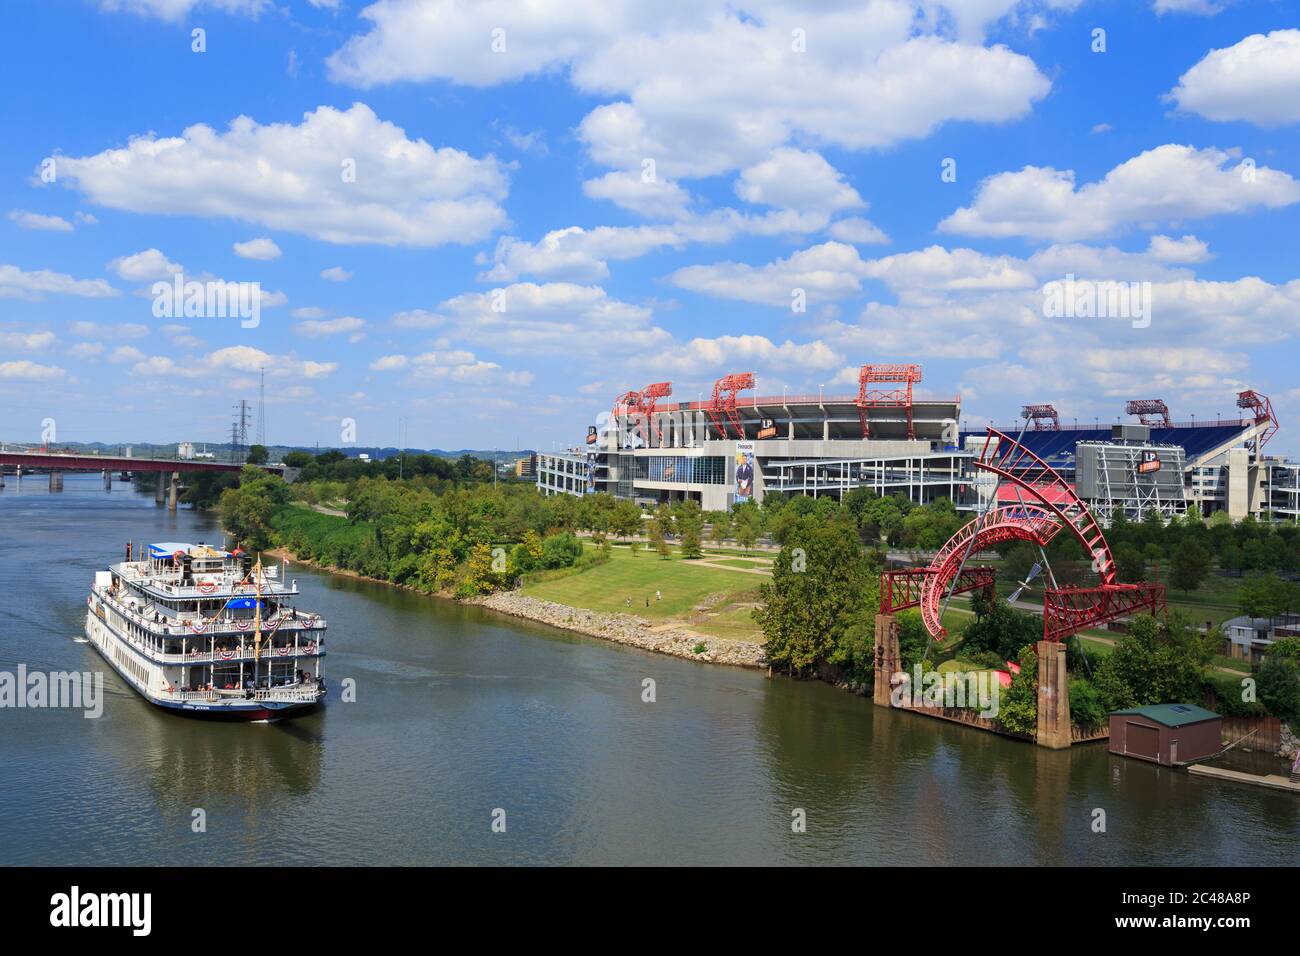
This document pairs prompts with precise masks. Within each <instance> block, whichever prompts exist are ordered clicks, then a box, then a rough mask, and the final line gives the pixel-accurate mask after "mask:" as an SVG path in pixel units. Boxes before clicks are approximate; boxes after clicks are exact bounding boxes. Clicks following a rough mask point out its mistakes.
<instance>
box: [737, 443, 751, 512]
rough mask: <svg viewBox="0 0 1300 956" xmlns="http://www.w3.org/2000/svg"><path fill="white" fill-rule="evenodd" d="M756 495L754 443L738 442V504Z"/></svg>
mask: <svg viewBox="0 0 1300 956" xmlns="http://www.w3.org/2000/svg"><path fill="white" fill-rule="evenodd" d="M752 497H754V443H753V442H752V441H738V442H736V504H740V503H741V502H744V501H748V500H749V499H750V498H752Z"/></svg>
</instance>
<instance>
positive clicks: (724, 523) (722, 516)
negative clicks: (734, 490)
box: [709, 511, 731, 544]
mask: <svg viewBox="0 0 1300 956" xmlns="http://www.w3.org/2000/svg"><path fill="white" fill-rule="evenodd" d="M729 537H731V512H729V511H711V512H709V540H710V541H712V542H713V543H714V544H722V542H724V541H726V540H727V538H729Z"/></svg>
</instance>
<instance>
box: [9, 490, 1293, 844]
mask: <svg viewBox="0 0 1300 956" xmlns="http://www.w3.org/2000/svg"><path fill="white" fill-rule="evenodd" d="M6 480H7V482H8V485H7V487H6V489H5V490H4V491H3V492H0V523H2V524H0V526H2V527H3V529H4V533H3V535H0V669H3V670H6V671H10V672H12V671H14V670H16V668H17V666H18V665H19V664H20V663H22V664H26V665H27V667H28V669H29V670H41V671H62V670H81V671H85V670H95V671H103V672H104V680H105V691H106V696H107V700H106V703H105V706H104V712H103V715H102V716H101V717H99V718H98V719H85V718H84V717H83V716H82V714H81V712H80V711H71V710H53V709H51V710H29V709H6V710H0V768H2V772H0V863H3V864H83V865H113V864H137V865H151V864H167V865H178V866H183V865H220V864H245V865H246V864H256V863H272V864H325V865H344V866H346V865H358V864H360V865H367V864H503V863H520V864H563V863H577V864H597V863H609V864H631V863H647V864H673V863H680V864H715V863H736V864H777V863H799V864H810V863H822V864H953V865H962V864H982V863H995V864H996V863H1008V864H1013V863H1015V864H1068V865H1078V864H1085V865H1101V864H1109V865H1133V864H1164V865H1192V864H1210V865H1214V864H1241V865H1252V864H1282V865H1294V864H1296V863H1297V862H1300V843H1298V842H1297V835H1298V833H1300V800H1297V799H1296V798H1295V797H1294V796H1291V795H1289V794H1284V793H1275V792H1271V791H1267V790H1263V789H1256V788H1251V787H1244V786H1239V785H1228V784H1225V783H1220V782H1216V781H1211V780H1204V779H1198V778H1195V777H1192V776H1190V775H1188V774H1186V773H1184V772H1180V771H1174V770H1168V769H1163V768H1160V767H1155V766H1151V765H1148V764H1144V763H1141V762H1138V761H1133V760H1124V759H1121V758H1117V757H1112V756H1110V755H1109V754H1108V753H1107V752H1106V750H1105V747H1104V745H1091V746H1085V747H1076V748H1074V749H1072V750H1070V751H1066V752H1050V751H1044V750H1039V749H1037V748H1035V747H1033V746H1030V745H1028V744H1023V743H1019V742H1015V741H1010V740H1005V739H1002V738H999V737H995V736H992V735H989V734H984V733H981V732H978V731H974V730H968V729H965V728H961V727H957V726H952V725H949V724H946V723H943V722H941V721H935V720H930V719H926V718H922V717H917V716H915V715H910V714H898V713H890V712H887V711H882V710H880V709H878V708H876V707H873V706H872V705H871V703H870V702H869V701H867V700H864V699H861V698H858V697H854V696H852V695H850V694H846V693H844V692H842V691H839V690H836V689H834V688H832V687H830V686H828V685H825V684H820V683H812V682H809V683H796V682H792V681H789V680H786V679H775V680H768V679H766V678H765V677H764V676H763V675H762V674H759V673H754V672H749V671H743V670H737V669H732V668H726V667H719V666H713V665H706V664H698V663H693V662H690V661H684V660H678V659H676V658H670V657H663V656H659V655H655V654H651V653H647V652H642V651H637V650H633V649H629V648H624V647H619V646H614V645H609V644H606V643H603V642H600V641H597V640H592V639H587V638H582V637H577V636H574V635H570V634H566V633H562V632H557V631H553V630H550V629H548V628H544V627H540V626H532V625H529V624H527V623H523V622H519V621H517V620H514V619H510V618H503V617H499V616H496V615H494V614H492V613H491V612H488V611H484V610H481V609H478V608H469V607H463V606H460V605H457V604H454V603H451V602H446V601H440V600H436V599H430V598H426V597H421V596H418V595H415V594H410V593H407V592H404V591H399V590H396V589H393V588H388V587H385V586H383V585H379V584H374V583H370V582H366V581H359V580H356V579H353V578H348V577H342V576H338V575H331V574H326V573H322V572H318V571H314V570H311V569H309V568H306V567H303V566H297V565H293V566H291V567H290V570H289V574H290V576H291V577H296V578H297V579H298V581H299V584H300V585H301V587H302V589H303V592H304V594H303V598H302V600H301V604H302V606H303V607H305V608H308V609H310V610H314V611H318V612H320V613H322V614H323V615H324V616H325V617H326V618H327V619H328V621H329V624H330V630H329V644H328V647H329V656H328V657H327V658H326V662H325V665H326V668H325V669H326V674H327V676H328V678H329V680H330V682H331V683H332V685H333V690H332V692H331V699H330V701H329V703H328V705H327V706H326V708H325V709H324V710H323V711H322V712H320V713H317V714H314V715H310V716H307V717H304V718H301V719H298V720H292V721H285V722H281V723H276V724H253V725H247V724H243V725H241V724H217V723H208V722H203V721H198V720H193V719H187V718H183V717H177V716H174V715H171V714H167V713H163V712H160V711H158V710H155V709H154V708H152V707H151V706H149V705H148V704H146V703H145V702H144V701H143V700H141V699H140V698H139V697H138V696H136V695H135V694H134V693H133V692H132V691H130V690H129V689H128V688H127V687H126V686H125V685H124V684H123V682H122V681H121V680H120V679H119V678H118V677H117V676H116V674H114V673H113V671H112V670H111V669H109V668H107V667H106V666H104V665H103V662H102V661H101V660H100V658H99V657H98V656H97V655H96V654H95V653H94V651H92V650H91V648H90V646H89V645H87V644H85V643H81V642H80V641H79V638H80V636H81V632H82V627H83V623H84V616H85V607H86V602H85V599H86V592H87V589H88V588H89V586H90V582H91V580H92V578H93V574H94V572H95V571H96V570H97V569H103V568H105V567H106V566H107V565H108V564H110V563H112V562H114V561H117V560H120V559H121V556H122V554H123V550H124V544H125V542H126V541H127V540H134V541H136V542H144V541H149V540H192V541H198V540H204V541H208V542H215V541H217V540H218V539H219V537H220V536H219V533H218V531H217V529H216V526H215V521H214V518H213V517H212V516H211V515H207V514H196V513H193V512H190V511H185V510H182V511H180V512H178V513H176V514H169V513H168V512H167V511H166V510H164V509H159V508H157V507H156V506H155V505H154V503H153V498H152V496H151V495H147V496H145V495H138V494H136V493H134V492H133V491H132V490H131V488H130V486H129V485H124V484H116V485H115V486H114V489H113V491H112V493H111V494H110V493H105V492H104V490H103V488H102V484H101V480H100V477H99V476H98V475H87V476H76V475H69V476H68V478H67V480H66V483H65V490H64V491H63V492H62V493H55V494H51V493H50V492H49V491H48V490H47V483H46V480H45V478H44V476H35V477H28V478H26V479H25V480H24V481H23V484H22V488H21V490H20V489H19V488H18V487H17V482H16V481H15V480H14V479H13V477H12V476H9V477H8V478H7V479H6ZM344 678H352V679H353V680H355V682H356V689H357V700H356V702H355V703H345V702H343V701H342V700H340V699H339V696H338V688H339V686H340V682H341V681H342V680H343V679H344ZM646 678H651V679H653V680H654V682H655V691H656V700H655V702H654V703H644V702H643V701H642V687H643V683H642V682H643V681H644V680H645V679H646ZM498 809H499V810H503V811H504V819H505V832H493V827H492V823H493V819H494V811H496V810H498ZM196 810H201V811H203V813H202V818H203V819H204V821H205V823H206V827H205V829H204V830H203V832H194V830H195V826H194V821H195V819H196V815H195V811H196ZM1096 810H1102V811H1104V813H1105V832H1100V833H1099V832H1094V820H1095V819H1096V816H1095V812H1094V811H1096ZM796 811H803V813H804V815H805V816H806V821H807V825H806V831H805V832H793V831H792V826H791V823H792V820H793V819H794V814H795V813H796Z"/></svg>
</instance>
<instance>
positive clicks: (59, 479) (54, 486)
mask: <svg viewBox="0 0 1300 956" xmlns="http://www.w3.org/2000/svg"><path fill="white" fill-rule="evenodd" d="M62 490H63V472H61V471H57V470H55V469H53V468H51V469H50V491H62Z"/></svg>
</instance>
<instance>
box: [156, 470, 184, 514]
mask: <svg viewBox="0 0 1300 956" xmlns="http://www.w3.org/2000/svg"><path fill="white" fill-rule="evenodd" d="M161 484H162V482H159V485H160V486H161ZM180 484H181V473H180V472H179V471H173V472H172V480H171V482H170V488H168V491H167V510H168V511H175V510H176V499H177V497H179V495H180Z"/></svg>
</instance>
